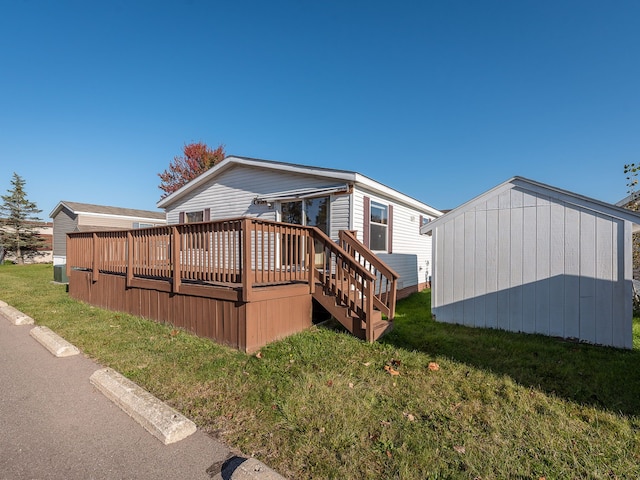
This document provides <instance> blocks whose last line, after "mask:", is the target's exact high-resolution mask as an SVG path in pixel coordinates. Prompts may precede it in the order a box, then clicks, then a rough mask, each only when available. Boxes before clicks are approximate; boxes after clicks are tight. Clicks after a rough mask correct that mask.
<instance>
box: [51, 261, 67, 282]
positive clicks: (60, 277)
mask: <svg viewBox="0 0 640 480" xmlns="http://www.w3.org/2000/svg"><path fill="white" fill-rule="evenodd" d="M53 281H54V282H58V283H69V278H67V266H66V265H54V266H53Z"/></svg>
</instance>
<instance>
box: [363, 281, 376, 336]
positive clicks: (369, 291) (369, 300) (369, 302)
mask: <svg viewBox="0 0 640 480" xmlns="http://www.w3.org/2000/svg"><path fill="white" fill-rule="evenodd" d="M365 281H366V282H367V286H366V287H365V290H364V292H365V293H364V294H365V296H366V304H365V312H366V315H367V334H366V335H367V342H369V343H373V342H374V341H375V338H373V284H374V282H373V280H369V279H366V280H365Z"/></svg>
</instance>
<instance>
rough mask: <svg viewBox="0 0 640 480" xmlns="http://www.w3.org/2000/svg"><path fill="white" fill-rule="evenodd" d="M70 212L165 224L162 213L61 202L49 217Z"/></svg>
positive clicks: (164, 217) (164, 216)
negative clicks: (67, 210)
mask: <svg viewBox="0 0 640 480" xmlns="http://www.w3.org/2000/svg"><path fill="white" fill-rule="evenodd" d="M65 207H66V208H67V209H69V210H71V212H73V213H74V214H75V215H79V214H86V215H98V216H109V217H127V218H135V219H140V220H152V221H154V222H165V221H166V215H165V213H164V212H159V211H152V210H138V209H135V208H122V207H109V206H105V205H93V204H91V203H79V202H69V201H66V200H62V201H61V202H60V203H58V205H56V207H55V208H54V209H53V210H52V211H51V213H50V214H49V217H51V218H54V217H55V216H56V215H57V214H58V213H59V212H60V211H61V210H62V209H63V208H65Z"/></svg>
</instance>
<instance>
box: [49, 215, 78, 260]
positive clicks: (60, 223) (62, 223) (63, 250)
mask: <svg viewBox="0 0 640 480" xmlns="http://www.w3.org/2000/svg"><path fill="white" fill-rule="evenodd" d="M77 225H78V221H77V217H76V215H74V214H73V212H71V211H69V210H68V209H67V208H62V209H61V210H60V211H59V212H58V214H57V215H56V217H55V218H54V219H53V255H54V256H57V257H66V256H67V233H68V232H73V231H75V229H76V226H77Z"/></svg>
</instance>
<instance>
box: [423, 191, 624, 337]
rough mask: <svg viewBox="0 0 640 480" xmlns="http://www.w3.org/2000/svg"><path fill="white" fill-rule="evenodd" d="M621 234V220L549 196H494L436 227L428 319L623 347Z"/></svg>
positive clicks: (511, 193) (520, 193) (526, 193)
mask: <svg viewBox="0 0 640 480" xmlns="http://www.w3.org/2000/svg"><path fill="white" fill-rule="evenodd" d="M445 218H446V217H445ZM627 223H628V222H627ZM625 229H627V230H630V229H631V225H630V224H629V223H628V225H625V221H624V220H622V219H619V218H615V217H612V216H609V215H605V214H602V213H598V212H594V211H593V210H592V209H588V208H585V207H582V206H580V205H577V204H575V203H569V202H566V201H564V200H561V199H557V198H554V197H553V195H548V196H547V195H543V194H540V192H529V191H526V190H524V189H520V188H508V189H503V190H501V191H496V192H495V196H493V197H491V198H485V199H483V200H482V201H479V202H478V203H477V204H475V205H474V206H473V208H469V209H467V210H466V211H463V212H459V213H458V214H457V215H455V216H454V217H452V218H451V219H450V220H449V221H445V222H443V223H441V224H440V225H437V226H434V231H433V237H432V238H433V239H434V241H435V242H436V244H435V245H436V250H435V252H434V259H433V260H434V264H435V265H436V266H437V268H436V270H435V277H434V279H435V282H434V285H433V288H434V292H433V296H432V307H433V313H434V314H435V316H436V319H437V320H439V321H444V322H450V323H459V324H464V325H471V326H479V327H495V328H500V329H504V330H510V331H516V332H528V333H540V334H544V335H553V336H562V337H568V338H576V339H580V340H582V341H587V342H590V343H596V344H603V345H613V346H616V347H625V348H631V346H632V345H631V335H630V333H631V313H630V309H631V304H630V301H628V298H629V297H628V292H627V289H630V288H631V287H630V286H629V285H630V282H631V273H630V265H627V263H630V261H629V262H625V261H624V260H623V259H624V258H625V257H624V255H625V251H624V250H625V249H629V248H630V247H629V246H628V245H627V243H628V242H627V241H626V240H625V239H626V236H625ZM626 233H628V232H626ZM626 258H630V256H628V257H626ZM627 304H628V305H627ZM627 333H628V334H627Z"/></svg>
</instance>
